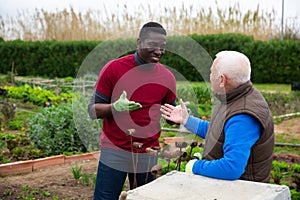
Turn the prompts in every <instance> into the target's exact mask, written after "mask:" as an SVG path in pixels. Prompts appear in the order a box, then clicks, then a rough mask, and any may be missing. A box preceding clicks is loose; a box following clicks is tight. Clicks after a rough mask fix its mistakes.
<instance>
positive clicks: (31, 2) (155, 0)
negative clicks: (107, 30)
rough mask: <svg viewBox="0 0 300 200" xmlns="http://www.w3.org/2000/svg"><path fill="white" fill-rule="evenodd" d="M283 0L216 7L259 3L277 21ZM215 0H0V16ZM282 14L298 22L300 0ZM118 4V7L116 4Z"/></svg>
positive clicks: (289, 2) (290, 1)
mask: <svg viewBox="0 0 300 200" xmlns="http://www.w3.org/2000/svg"><path fill="white" fill-rule="evenodd" d="M282 1H283V0H249V1H247V0H217V4H218V8H224V9H225V8H226V7H229V6H233V5H234V4H235V3H236V2H238V3H239V5H240V8H241V10H245V11H248V10H254V9H256V7H257V5H258V4H259V6H260V9H261V10H263V11H267V12H271V11H272V9H274V10H275V11H276V13H277V17H278V21H279V23H280V18H281V8H282ZM215 2H216V1H215V0H151V1H149V0H108V1H104V0H0V15H1V16H2V17H7V16H16V15H17V13H18V12H23V11H26V12H27V11H28V12H34V10H35V9H36V8H37V9H44V10H47V11H56V10H63V9H64V8H67V9H68V8H70V6H72V7H73V8H74V9H75V11H80V12H85V11H87V10H89V9H91V10H100V11H101V10H103V8H104V7H105V8H106V9H107V10H108V12H111V13H117V12H118V9H122V6H123V5H126V6H127V8H128V10H133V11H134V10H136V9H138V7H139V6H140V5H147V6H148V5H149V6H151V8H153V9H154V8H155V7H157V6H160V7H171V8H173V7H174V6H178V7H180V6H181V5H182V4H183V3H184V5H185V6H186V7H187V6H190V5H193V6H197V7H199V5H200V6H203V7H204V8H209V7H211V8H214V7H216V3H215ZM284 2H285V4H284V8H285V9H284V17H285V18H293V19H294V18H296V17H297V18H296V19H297V20H296V21H299V23H298V24H300V0H284ZM120 7H121V8H120Z"/></svg>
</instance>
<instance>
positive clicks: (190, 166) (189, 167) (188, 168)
mask: <svg viewBox="0 0 300 200" xmlns="http://www.w3.org/2000/svg"><path fill="white" fill-rule="evenodd" d="M196 161H197V159H193V160H190V161H189V162H188V163H187V164H186V166H185V172H186V173H190V174H193V166H194V164H195V162H196Z"/></svg>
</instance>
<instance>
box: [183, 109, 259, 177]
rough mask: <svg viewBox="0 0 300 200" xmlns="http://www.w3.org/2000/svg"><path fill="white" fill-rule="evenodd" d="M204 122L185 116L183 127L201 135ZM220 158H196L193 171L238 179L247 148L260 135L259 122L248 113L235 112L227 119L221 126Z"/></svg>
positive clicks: (204, 128) (205, 129)
mask: <svg viewBox="0 0 300 200" xmlns="http://www.w3.org/2000/svg"><path fill="white" fill-rule="evenodd" d="M208 126H209V122H208V121H203V120H201V119H199V118H196V117H193V116H189V118H188V120H187V123H186V124H185V127H186V128H187V129H188V130H190V131H192V132H193V133H196V134H197V135H198V136H200V137H202V138H205V136H206V132H207V129H208ZM224 134H225V141H224V146H223V151H224V157H223V158H221V159H218V160H211V161H208V160H198V161H196V162H195V164H194V166H193V173H194V174H199V175H203V176H207V177H212V178H217V179H225V180H235V179H238V178H240V176H241V175H242V174H243V173H244V170H245V168H246V166H247V162H248V158H249V156H250V151H251V147H252V146H253V145H254V144H255V142H256V141H257V140H258V139H259V137H260V134H261V125H260V123H259V122H258V121H257V120H256V119H255V118H254V117H252V116H250V115H248V114H239V115H235V116H233V117H231V118H230V119H229V120H227V122H226V124H225V126H224Z"/></svg>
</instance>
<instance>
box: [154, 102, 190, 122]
mask: <svg viewBox="0 0 300 200" xmlns="http://www.w3.org/2000/svg"><path fill="white" fill-rule="evenodd" d="M160 111H161V113H162V117H163V118H165V119H166V120H169V121H172V122H175V123H177V124H182V125H185V124H186V121H187V119H188V117H189V113H188V109H187V107H186V105H185V103H184V102H183V101H182V99H180V106H176V107H175V106H172V105H170V104H165V105H162V106H161V108H160Z"/></svg>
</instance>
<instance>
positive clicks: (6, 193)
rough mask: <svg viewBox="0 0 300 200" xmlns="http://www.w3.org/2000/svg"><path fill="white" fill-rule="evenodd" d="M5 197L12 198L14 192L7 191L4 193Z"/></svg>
mask: <svg viewBox="0 0 300 200" xmlns="http://www.w3.org/2000/svg"><path fill="white" fill-rule="evenodd" d="M3 194H4V195H5V196H11V195H12V191H11V190H9V189H8V190H5V191H4V193H3Z"/></svg>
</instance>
